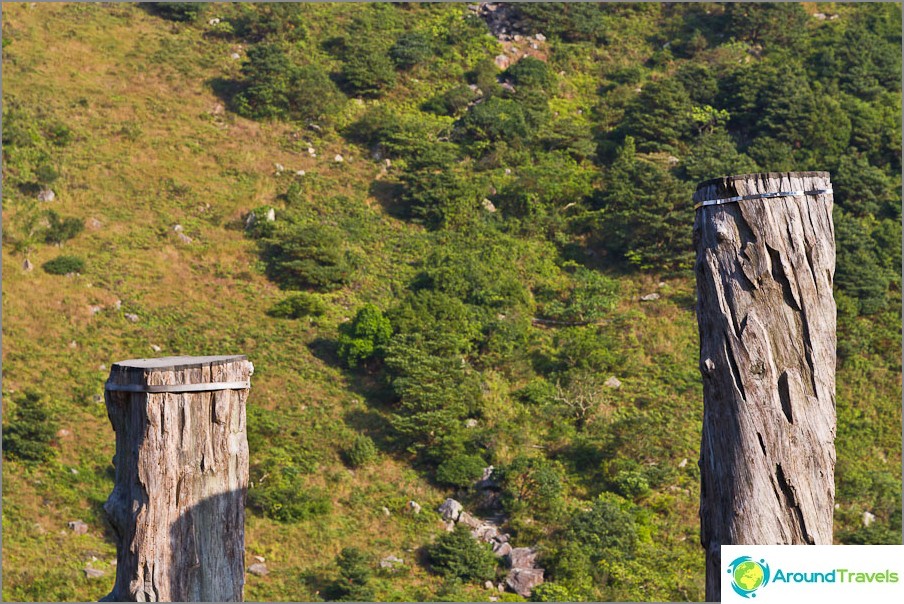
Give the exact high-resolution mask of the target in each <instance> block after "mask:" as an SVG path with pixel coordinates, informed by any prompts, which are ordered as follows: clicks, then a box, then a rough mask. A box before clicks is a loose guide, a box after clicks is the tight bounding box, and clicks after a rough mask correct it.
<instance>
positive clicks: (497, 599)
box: [490, 596, 499, 602]
mask: <svg viewBox="0 0 904 604" xmlns="http://www.w3.org/2000/svg"><path fill="white" fill-rule="evenodd" d="M498 601H499V598H498V597H497V596H490V602H498Z"/></svg>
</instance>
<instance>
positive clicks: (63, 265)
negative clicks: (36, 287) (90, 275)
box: [41, 256, 85, 275]
mask: <svg viewBox="0 0 904 604" xmlns="http://www.w3.org/2000/svg"><path fill="white" fill-rule="evenodd" d="M41 268H43V269H44V270H45V271H47V272H48V273H50V274H51V275H68V274H70V273H80V272H82V271H84V270H85V260H84V258H79V257H78V256H57V257H56V258H54V259H53V260H48V261H47V262H45V263H44V264H42V265H41Z"/></svg>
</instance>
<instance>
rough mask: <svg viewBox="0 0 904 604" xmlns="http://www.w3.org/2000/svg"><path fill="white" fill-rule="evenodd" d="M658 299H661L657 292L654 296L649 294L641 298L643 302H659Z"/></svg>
mask: <svg viewBox="0 0 904 604" xmlns="http://www.w3.org/2000/svg"><path fill="white" fill-rule="evenodd" d="M658 299H659V294H657V293H656V292H653V293H652V294H647V295H645V296H641V297H640V301H641V302H652V301H653V300H658Z"/></svg>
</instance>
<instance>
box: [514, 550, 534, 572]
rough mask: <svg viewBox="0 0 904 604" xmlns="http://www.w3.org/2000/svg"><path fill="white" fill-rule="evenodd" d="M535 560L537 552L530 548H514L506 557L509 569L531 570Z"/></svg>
mask: <svg viewBox="0 0 904 604" xmlns="http://www.w3.org/2000/svg"><path fill="white" fill-rule="evenodd" d="M536 559H537V550H535V549H534V548H532V547H516V548H514V549H513V550H512V551H511V553H509V555H508V565H509V566H510V567H511V568H533V567H534V561H535V560H536Z"/></svg>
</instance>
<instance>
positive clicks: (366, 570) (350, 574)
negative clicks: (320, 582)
mask: <svg viewBox="0 0 904 604" xmlns="http://www.w3.org/2000/svg"><path fill="white" fill-rule="evenodd" d="M336 566H338V567H339V578H337V579H336V580H335V581H333V582H332V583H331V584H330V585H328V586H327V588H326V590H325V593H324V596H326V598H327V599H328V600H331V601H337V602H370V601H372V600H373V598H374V591H373V588H372V587H370V585H368V583H369V582H370V577H371V575H372V574H373V570H372V568H371V561H370V558H369V557H368V556H367V554H365V553H364V552H362V551H361V550H360V549H358V548H357V547H346V548H343V549H342V551H341V552H340V553H339V555H338V556H336Z"/></svg>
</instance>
